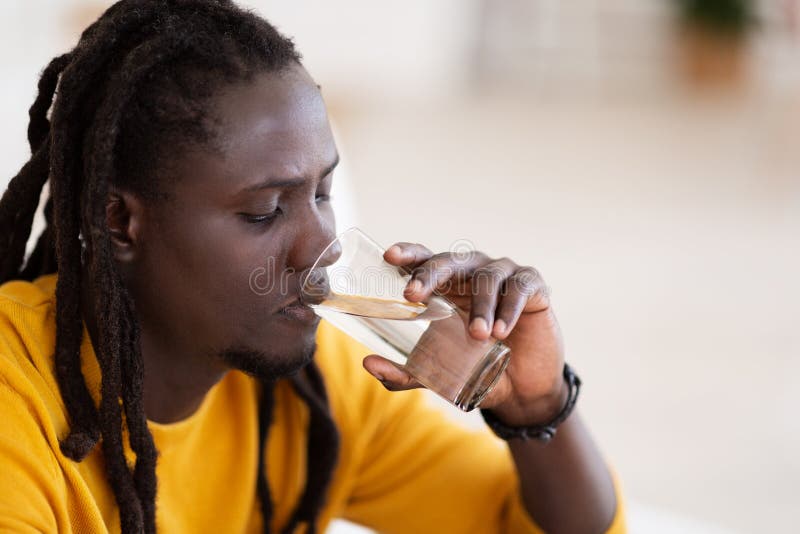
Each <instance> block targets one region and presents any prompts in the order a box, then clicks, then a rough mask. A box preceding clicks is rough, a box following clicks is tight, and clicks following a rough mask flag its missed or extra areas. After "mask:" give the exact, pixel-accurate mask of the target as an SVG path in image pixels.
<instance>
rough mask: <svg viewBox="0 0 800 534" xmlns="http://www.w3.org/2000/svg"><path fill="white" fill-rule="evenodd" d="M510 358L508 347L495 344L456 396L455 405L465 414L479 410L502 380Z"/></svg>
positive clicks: (498, 343)
mask: <svg viewBox="0 0 800 534" xmlns="http://www.w3.org/2000/svg"><path fill="white" fill-rule="evenodd" d="M510 357H511V351H510V349H509V348H508V347H507V346H505V345H503V344H502V343H500V342H499V341H498V342H497V343H495V344H494V346H492V348H491V350H490V351H489V352H488V353H487V354H486V357H485V358H484V359H483V360H481V363H480V364H479V365H477V366H476V368H475V370H474V371H473V372H472V375H471V376H470V377H469V380H467V383H466V384H464V387H462V388H461V390H460V391H459V392H458V394H456V398H455V399H454V400H453V404H455V405H456V406H457V407H458V408H459V409H461V410H463V411H465V412H469V411H471V410H474V409H475V408H477V407H478V405H479V404H480V403H481V401H482V400H483V398H484V397H486V394H487V393H489V392H490V391H491V390H492V388H493V387H494V386H495V384H497V381H498V380H500V377H501V376H502V375H503V371H505V370H506V366H507V365H508V361H509V359H510Z"/></svg>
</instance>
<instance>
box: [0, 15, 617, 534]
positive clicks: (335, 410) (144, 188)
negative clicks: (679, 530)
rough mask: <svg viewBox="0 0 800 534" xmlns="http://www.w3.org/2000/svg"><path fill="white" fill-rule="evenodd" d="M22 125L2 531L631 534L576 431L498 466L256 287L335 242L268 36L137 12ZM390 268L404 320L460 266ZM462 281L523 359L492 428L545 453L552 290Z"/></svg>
mask: <svg viewBox="0 0 800 534" xmlns="http://www.w3.org/2000/svg"><path fill="white" fill-rule="evenodd" d="M55 93H57V96H56V97H55V99H54V94H55ZM51 107H52V111H51V114H50V118H48V111H50V109H51ZM30 114H31V123H30V126H29V132H28V133H29V136H28V137H29V141H30V144H31V150H32V153H33V155H32V157H31V160H30V161H29V162H28V163H27V164H26V165H25V166H24V167H23V169H22V170H21V171H20V173H19V174H18V175H17V176H16V177H14V179H13V180H12V181H11V182H10V184H9V187H8V190H7V191H6V193H5V194H4V196H3V199H2V201H1V202H0V236H2V237H1V238H0V262H1V264H0V269H2V270H1V271H0V282H5V283H4V284H3V285H2V286H1V287H0V377H2V380H0V410H2V415H3V418H4V421H6V423H5V424H4V426H3V429H2V430H0V468H1V469H2V471H3V473H4V476H3V477H2V479H1V480H0V530H12V531H23V532H25V531H45V532H55V531H58V532H68V531H80V532H84V531H85V532H106V531H108V532H117V531H122V532H141V531H145V532H154V531H155V530H156V529H158V530H159V531H163V532H198V531H208V532H240V531H247V532H254V531H259V530H261V531H264V532H273V531H280V532H294V531H295V529H296V528H298V527H302V526H303V525H304V526H305V531H306V532H309V533H313V532H315V531H317V529H320V530H321V529H324V527H325V525H326V524H327V523H328V522H329V521H330V520H331V518H333V517H336V516H343V517H347V518H349V519H351V520H354V521H356V522H359V523H363V524H366V525H368V526H371V527H373V528H376V529H378V530H380V531H382V532H415V533H417V532H454V533H458V532H498V531H508V532H536V531H538V527H537V526H536V525H537V524H538V525H539V527H541V528H544V529H545V530H547V531H548V532H600V531H604V530H605V529H610V530H611V531H614V532H620V531H622V530H623V529H624V525H623V523H622V517H621V512H620V511H619V503H618V501H619V499H618V498H617V497H616V495H615V491H614V485H613V483H612V479H611V477H610V475H609V473H608V470H607V469H606V467H605V464H604V462H603V461H602V459H601V457H600V454H599V453H598V451H597V450H596V448H595V447H594V445H593V444H592V442H591V439H590V438H589V436H588V433H587V431H586V429H585V428H584V427H583V425H582V423H581V421H580V420H579V419H578V418H577V417H576V416H575V415H573V416H571V417H569V418H568V419H566V421H565V422H563V424H561V425H560V427H559V428H558V433H557V435H556V436H555V437H554V438H553V439H552V440H551V441H550V442H549V443H547V444H543V443H540V442H539V441H537V440H535V439H534V440H526V439H520V438H515V437H510V439H509V441H508V447H507V448H505V449H504V448H500V447H498V446H497V441H496V440H494V438H491V437H490V436H488V435H487V434H482V435H472V434H470V433H466V432H464V431H462V430H459V429H455V428H452V427H450V426H448V425H446V424H445V423H444V422H443V420H442V419H441V418H440V417H438V416H437V415H434V414H433V413H431V412H430V411H428V410H427V409H426V408H425V407H424V406H423V404H422V402H421V400H420V396H419V394H418V393H419V392H404V393H391V392H388V391H386V389H389V390H397V389H407V388H413V387H414V386H416V384H415V383H414V382H413V380H412V379H411V378H410V377H409V376H408V375H406V374H405V373H404V372H403V371H402V370H401V369H399V368H397V367H395V366H393V365H392V364H390V363H389V362H388V361H386V360H384V359H382V358H380V357H379V356H377V355H372V356H369V357H367V358H365V359H364V367H366V369H367V370H368V371H369V372H370V373H371V374H372V375H373V376H374V377H375V378H378V379H379V380H380V381H381V382H382V383H383V386H381V385H380V384H379V383H378V382H377V381H375V380H374V379H373V378H371V377H370V376H369V375H367V374H365V373H364V372H363V370H361V369H360V368H359V366H358V365H357V361H358V359H360V358H363V357H364V356H366V355H367V354H368V351H366V350H365V349H364V348H363V347H361V346H359V345H358V344H356V343H355V342H354V341H353V340H351V339H349V338H347V337H346V336H345V335H343V334H341V333H339V332H338V331H336V330H334V329H332V328H331V327H330V326H329V325H327V324H325V323H321V324H320V323H319V321H318V319H316V318H315V317H313V314H311V313H310V310H309V309H308V308H306V307H304V306H303V305H302V304H301V303H300V302H299V301H298V291H297V290H298V288H297V284H298V277H297V275H296V274H290V277H289V291H288V293H287V292H280V291H273V292H270V293H268V294H267V295H263V294H260V293H257V292H254V291H252V290H251V288H250V285H249V277H250V274H251V273H252V272H253V270H254V269H257V268H263V266H265V265H266V266H269V267H268V268H269V269H270V270H271V272H270V274H271V275H273V276H276V277H277V276H278V274H279V273H301V272H302V271H303V270H304V269H307V268H308V267H310V266H311V265H312V263H313V261H314V259H315V258H316V256H317V255H318V254H319V252H320V251H321V250H322V249H323V248H324V246H325V245H326V244H327V243H328V242H329V241H331V240H332V239H333V237H334V236H335V231H334V215H333V212H332V210H331V206H330V203H329V194H330V188H331V182H332V179H333V170H334V168H335V166H336V162H337V160H338V157H337V152H336V147H335V144H334V142H333V139H332V136H331V133H330V128H329V125H328V119H327V113H326V111H325V107H324V103H323V101H322V98H321V96H320V93H319V89H318V88H317V86H316V85H315V83H314V82H313V80H312V79H311V78H310V76H309V75H308V73H307V72H306V71H305V70H304V69H303V67H302V65H301V64H300V57H299V55H298V54H297V52H296V51H295V49H294V47H293V44H292V43H291V41H289V40H287V39H286V38H284V37H283V36H281V35H280V34H278V32H277V31H276V30H275V29H274V28H273V27H272V26H270V25H269V24H268V23H267V22H266V21H264V20H261V19H259V18H257V17H256V16H254V15H252V14H251V13H249V12H245V11H242V10H240V9H239V8H237V7H236V6H234V5H233V4H232V3H230V2H227V1H213V0H138V1H135V0H123V1H122V2H118V3H117V4H115V5H114V6H112V7H111V8H109V10H108V11H107V12H106V13H105V14H104V15H103V16H102V17H101V18H100V19H99V20H98V21H97V22H96V23H95V24H93V25H92V26H90V27H89V28H88V29H87V30H86V31H85V32H84V34H83V35H82V37H81V40H80V42H79V44H78V45H77V47H76V48H75V49H74V50H72V51H71V52H69V53H67V54H65V55H63V56H60V57H58V58H56V59H54V60H53V61H52V62H51V63H50V65H48V67H47V68H46V69H45V71H44V73H43V75H42V78H41V81H40V84H39V95H38V97H37V99H36V101H35V102H34V105H33V106H32V108H31V113H30ZM51 121H52V122H51ZM47 180H49V183H50V186H51V187H50V197H49V200H48V204H47V207H46V213H47V218H48V225H47V228H46V229H45V231H44V232H43V233H42V235H41V236H40V238H39V240H38V242H37V246H36V248H35V250H34V251H33V253H32V254H31V255H30V257H29V258H27V259H24V252H25V243H26V242H27V240H28V237H29V234H30V224H31V220H32V217H33V213H34V211H35V208H36V205H37V203H38V198H39V194H40V192H41V190H42V188H43V187H44V184H45V183H46V181H47ZM386 260H387V261H389V262H391V263H393V264H395V265H398V266H400V265H402V266H406V267H408V268H411V269H413V270H414V273H415V275H414V278H413V281H412V282H411V283H410V284H409V286H408V288H407V290H406V296H407V298H409V299H410V300H415V301H422V300H425V299H426V298H427V297H428V296H429V295H430V294H431V292H432V291H434V290H435V289H436V288H437V287H440V286H441V285H443V284H446V283H447V282H448V280H447V277H446V273H452V272H453V270H452V269H451V268H450V267H451V266H452V262H453V261H454V260H453V258H451V257H450V256H449V255H447V254H440V255H433V254H432V253H431V251H429V250H428V249H426V248H425V247H423V246H421V245H414V244H408V243H398V244H397V245H395V246H393V247H391V248H390V249H389V250H388V251H387V255H386ZM466 267H467V271H466V272H464V271H463V270H462V273H464V276H465V277H466V280H464V282H465V284H460V285H461V286H465V287H466V289H467V292H466V293H463V294H462V296H461V297H460V300H459V304H460V305H462V306H464V308H465V309H467V310H469V312H470V317H471V323H470V325H471V326H470V329H471V334H472V335H473V336H474V337H475V338H477V339H485V338H486V337H488V336H489V335H493V336H494V337H496V338H498V339H501V340H504V341H505V342H506V343H507V344H508V345H509V346H510V347H511V349H512V358H511V361H510V363H509V366H508V369H507V371H506V373H505V375H504V376H503V377H502V378H501V381H500V382H499V383H498V385H497V387H496V388H495V389H494V390H493V392H492V394H491V395H490V396H489V397H487V398H486V399H485V401H484V403H483V405H482V407H484V408H485V409H486V410H487V411H486V412H485V413H486V416H487V419H488V420H490V421H493V422H494V423H493V424H494V427H495V428H496V429H498V430H497V431H498V432H499V433H500V434H503V435H507V436H517V435H519V436H522V435H527V434H531V433H538V434H539V435H547V436H550V435H552V433H553V432H552V427H553V426H554V425H555V424H557V423H560V422H561V420H562V419H564V417H565V416H566V415H567V414H568V411H569V410H568V409H569V408H570V406H571V403H572V401H573V400H574V395H575V391H576V384H577V382H576V379H575V378H574V376H573V375H572V374H571V373H570V372H569V370H568V368H564V362H563V347H562V342H561V335H560V332H559V329H558V324H557V322H556V319H555V316H554V315H553V312H552V309H551V308H550V305H549V300H548V296H547V294H546V292H545V291H544V285H543V282H542V280H541V278H540V277H538V273H536V271H535V270H534V269H533V268H530V267H520V266H518V265H516V264H515V263H514V262H512V261H511V260H509V259H505V258H504V259H500V260H492V259H490V258H488V257H486V256H485V255H483V254H476V255H475V256H474V258H473V260H472V261H471V263H470V264H469V265H468V266H466ZM477 280H483V281H484V283H472V284H471V282H472V281H477ZM456 297H457V296H456ZM384 386H385V388H384ZM542 429H544V430H542Z"/></svg>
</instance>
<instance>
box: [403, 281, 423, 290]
mask: <svg viewBox="0 0 800 534" xmlns="http://www.w3.org/2000/svg"><path fill="white" fill-rule="evenodd" d="M406 291H408V292H409V293H417V292H418V291H422V282H420V281H419V280H411V281H410V282H409V283H408V287H406Z"/></svg>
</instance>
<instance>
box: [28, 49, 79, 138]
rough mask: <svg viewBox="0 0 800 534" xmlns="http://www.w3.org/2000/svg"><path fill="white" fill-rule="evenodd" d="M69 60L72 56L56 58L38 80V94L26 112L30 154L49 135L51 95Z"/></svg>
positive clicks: (66, 55)
mask: <svg viewBox="0 0 800 534" xmlns="http://www.w3.org/2000/svg"><path fill="white" fill-rule="evenodd" d="M71 60H72V54H63V55H60V56H58V57H57V58H55V59H53V60H52V61H51V62H50V64H48V65H47V67H46V68H45V69H44V71H43V72H42V76H41V78H39V94H38V96H37V97H36V100H35V101H34V102H33V105H32V106H31V107H30V110H28V116H29V117H30V122H29V123H28V142H29V143H30V146H31V151H32V152H35V151H36V149H38V148H39V146H40V145H41V144H42V143H43V142H44V140H45V138H46V137H47V135H48V134H49V133H50V121H49V120H48V118H47V112H48V111H49V110H50V106H51V105H52V103H53V95H54V94H55V91H56V86H57V85H58V78H59V76H60V75H61V71H63V70H64V67H66V66H67V65H68V64H69V62H70V61H71Z"/></svg>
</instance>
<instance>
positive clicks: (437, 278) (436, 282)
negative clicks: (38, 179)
mask: <svg viewBox="0 0 800 534" xmlns="http://www.w3.org/2000/svg"><path fill="white" fill-rule="evenodd" d="M489 261H490V260H489V258H488V257H487V256H486V254H483V253H482V252H473V253H471V254H470V256H469V257H468V258H464V257H463V255H456V254H454V253H452V252H442V253H440V254H435V255H434V256H432V257H431V258H430V259H429V260H428V261H426V262H425V263H423V264H422V265H420V266H418V267H417V268H416V269H414V271H413V272H412V273H411V280H409V282H408V286H407V287H406V290H405V292H404V296H405V297H406V298H407V299H408V300H413V301H422V300H425V299H427V298H428V297H430V296H431V294H432V293H433V292H434V291H436V292H438V293H440V294H445V293H450V291H451V290H452V284H453V283H454V282H455V283H456V284H461V283H462V282H464V281H465V280H468V279H469V278H470V277H472V275H473V273H474V272H475V270H476V269H478V268H479V267H481V266H483V265H485V264H486V263H488V262H489ZM462 285H463V284H462ZM459 289H463V287H460V288H459ZM455 292H456V293H458V291H455Z"/></svg>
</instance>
